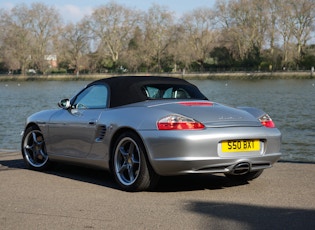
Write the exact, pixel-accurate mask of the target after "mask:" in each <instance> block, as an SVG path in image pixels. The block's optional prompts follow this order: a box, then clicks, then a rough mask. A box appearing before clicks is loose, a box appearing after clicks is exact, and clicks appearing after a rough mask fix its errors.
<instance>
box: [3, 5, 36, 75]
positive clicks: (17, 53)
mask: <svg viewBox="0 0 315 230" xmlns="http://www.w3.org/2000/svg"><path fill="white" fill-rule="evenodd" d="M0 20H1V25H2V29H3V31H4V33H2V43H3V44H2V47H3V59H4V61H5V63H6V65H7V67H8V68H9V69H10V70H18V69H20V70H21V72H22V74H25V72H26V68H27V67H28V66H29V64H30V63H31V61H32V59H31V58H32V56H31V47H32V44H34V42H33V39H32V38H33V37H32V36H31V33H30V31H29V23H30V21H29V15H28V9H27V6H26V5H25V4H21V5H18V6H16V7H14V8H13V9H12V10H11V11H10V12H8V13H2V15H1V19H0Z"/></svg>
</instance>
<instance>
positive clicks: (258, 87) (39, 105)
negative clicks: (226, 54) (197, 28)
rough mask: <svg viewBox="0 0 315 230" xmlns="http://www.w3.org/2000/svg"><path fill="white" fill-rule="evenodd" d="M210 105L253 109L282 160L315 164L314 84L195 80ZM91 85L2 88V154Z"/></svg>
mask: <svg viewBox="0 0 315 230" xmlns="http://www.w3.org/2000/svg"><path fill="white" fill-rule="evenodd" d="M190 82H192V83H193V84H195V85H197V86H198V87H199V88H200V89H201V91H202V92H203V93H204V94H205V95H206V96H207V97H208V98H209V99H210V100H212V101H215V102H220V103H223V104H228V105H232V106H253V107H257V108H260V109H263V110H264V111H266V112H267V113H269V115H270V116H271V117H272V118H273V120H274V121H275V123H276V125H277V127H278V128H279V129H280V131H281V132H282V135H283V138H282V139H283V144H282V153H283V156H282V160H286V161H294V162H297V161H298V162H315V145H314V142H315V115H314V111H315V80H226V81H223V80H221V81H220V80H218V81H217V80H191V81H190ZM87 83H88V82H87V81H71V82H67V81H33V82H15V81H14V82H0V117H1V121H0V128H1V129H0V149H8V150H19V149H20V141H21V136H20V133H21V131H22V130H23V127H24V122H25V118H26V117H27V116H29V115H30V114H32V113H34V112H37V111H40V110H43V109H50V108H57V102H58V101H59V100H60V99H62V98H70V97H71V96H72V95H74V94H75V93H76V92H78V91H79V90H80V89H81V88H82V87H84V86H85V85H86V84H87Z"/></svg>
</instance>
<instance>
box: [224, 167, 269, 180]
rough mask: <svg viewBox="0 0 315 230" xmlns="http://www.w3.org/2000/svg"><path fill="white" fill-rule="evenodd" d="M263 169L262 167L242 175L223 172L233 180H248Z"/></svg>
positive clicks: (259, 173)
mask: <svg viewBox="0 0 315 230" xmlns="http://www.w3.org/2000/svg"><path fill="white" fill-rule="evenodd" d="M263 171H264V170H263V169H262V170H257V171H252V172H249V173H246V174H244V175H235V174H225V176H226V177H227V178H229V179H232V180H235V181H250V180H254V179H256V178H257V177H259V176H260V175H261V174H262V173H263Z"/></svg>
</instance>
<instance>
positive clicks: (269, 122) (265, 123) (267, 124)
mask: <svg viewBox="0 0 315 230" xmlns="http://www.w3.org/2000/svg"><path fill="white" fill-rule="evenodd" d="M259 121H260V123H261V124H262V125H263V126H265V127H267V128H275V127H276V125H275V123H274V122H273V121H272V119H271V117H270V116H269V115H268V114H265V115H263V116H261V117H260V118H259Z"/></svg>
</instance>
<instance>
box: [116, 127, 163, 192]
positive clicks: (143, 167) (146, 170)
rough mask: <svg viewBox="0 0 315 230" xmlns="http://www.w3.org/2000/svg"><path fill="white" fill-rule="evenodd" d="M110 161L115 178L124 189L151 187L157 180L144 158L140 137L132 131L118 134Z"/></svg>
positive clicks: (144, 153)
mask: <svg viewBox="0 0 315 230" xmlns="http://www.w3.org/2000/svg"><path fill="white" fill-rule="evenodd" d="M111 163H112V171H113V174H114V177H115V180H116V181H117V183H118V184H119V185H120V187H121V188H122V189H124V190H126V191H133V192H134V191H142V190H147V189H151V188H153V187H154V186H155V185H156V183H157V181H158V176H157V174H156V173H155V172H154V171H153V169H152V168H151V166H150V165H149V162H148V160H147V159H146V151H145V148H144V146H143V143H142V141H141V139H140V138H139V137H138V136H137V135H136V134H135V133H133V132H126V133H123V134H122V135H120V136H119V138H118V139H117V141H116V144H115V147H114V149H113V155H112V160H111Z"/></svg>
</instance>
